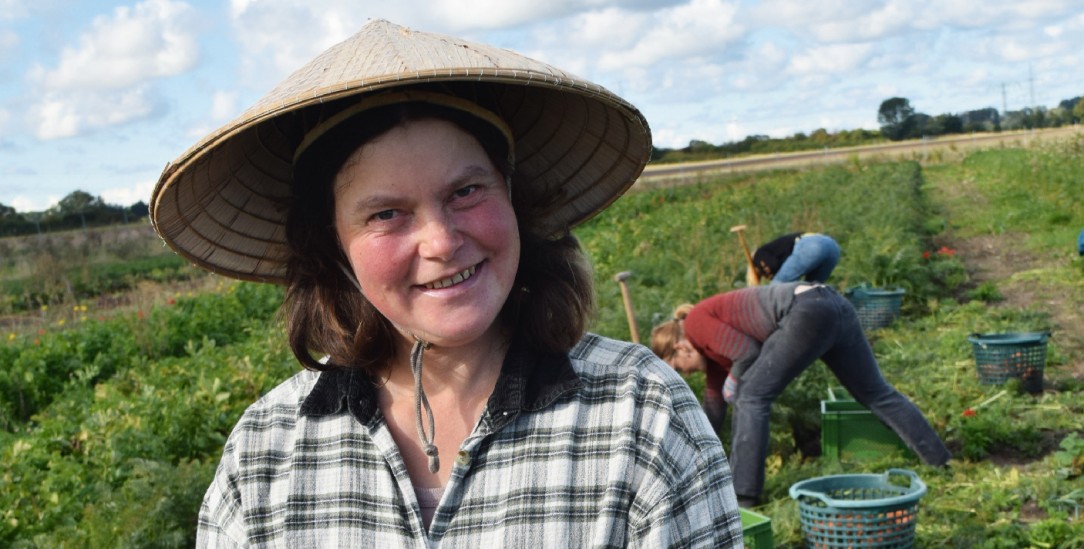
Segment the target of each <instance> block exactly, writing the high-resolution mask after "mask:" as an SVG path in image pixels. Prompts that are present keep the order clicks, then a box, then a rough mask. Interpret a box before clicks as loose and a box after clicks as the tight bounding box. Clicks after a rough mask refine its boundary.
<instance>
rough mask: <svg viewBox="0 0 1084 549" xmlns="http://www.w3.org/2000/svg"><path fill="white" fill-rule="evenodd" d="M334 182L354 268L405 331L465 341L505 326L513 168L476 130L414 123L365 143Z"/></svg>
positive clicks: (513, 232)
mask: <svg viewBox="0 0 1084 549" xmlns="http://www.w3.org/2000/svg"><path fill="white" fill-rule="evenodd" d="M334 184H335V189H334V193H335V230H336V233H337V234H338V237H339V242H340V244H341V245H342V247H343V250H344V251H345V253H346V256H347V258H348V260H349V262H350V267H351V268H352V269H353V271H354V274H355V276H357V279H358V283H359V284H360V285H361V289H362V293H364V295H365V297H366V298H367V299H368V300H369V301H370V302H371V303H372V304H373V306H375V307H376V309H377V310H378V311H380V313H381V314H383V315H384V316H385V317H387V318H388V319H389V320H390V321H391V322H392V323H393V324H394V325H395V326H396V327H397V329H398V330H399V331H400V332H401V333H403V335H404V337H406V338H410V337H411V336H417V337H420V338H422V339H423V340H425V341H428V342H430V343H432V344H434V345H437V346H447V347H456V346H462V345H468V344H471V343H476V342H479V338H480V337H482V336H483V335H487V334H489V335H494V334H496V331H495V322H494V321H495V319H496V318H497V315H498V313H499V312H500V310H501V308H502V307H503V305H504V302H505V300H506V299H507V297H508V294H509V292H510V291H511V288H512V285H513V283H514V282H515V277H516V270H517V267H518V265H519V252H520V243H519V231H518V228H517V225H516V216H515V212H514V211H513V209H512V203H511V200H510V199H509V195H508V187H507V185H506V183H505V180H504V176H503V175H501V173H500V172H499V171H498V170H497V168H496V167H495V166H494V165H493V163H492V162H491V161H490V160H489V157H488V156H487V155H486V153H485V150H484V149H483V148H482V146H481V145H480V144H479V143H478V141H477V140H476V139H475V138H474V137H473V136H471V135H470V134H469V133H467V132H465V131H463V130H462V129H460V128H459V127H458V126H456V125H454V124H451V123H449V122H445V121H443V120H438V119H424V120H418V121H412V122H407V123H406V124H403V125H399V126H396V127H394V128H392V129H391V130H389V131H388V132H386V133H384V134H382V135H380V136H379V137H377V138H376V139H374V140H372V141H369V142H368V143H366V144H364V145H362V146H361V147H360V148H359V149H358V150H357V151H355V152H354V154H353V155H352V156H351V157H350V158H349V159H348V160H347V161H346V163H345V164H344V166H343V168H342V169H341V170H340V171H339V173H338V174H337V175H336V177H335V183H334ZM491 330H493V331H491Z"/></svg>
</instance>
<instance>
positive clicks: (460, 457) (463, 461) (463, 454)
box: [455, 450, 470, 465]
mask: <svg viewBox="0 0 1084 549" xmlns="http://www.w3.org/2000/svg"><path fill="white" fill-rule="evenodd" d="M455 462H456V463H458V464H459V465H470V454H469V453H467V451H466V450H460V451H459V454H457V455H456V456H455Z"/></svg>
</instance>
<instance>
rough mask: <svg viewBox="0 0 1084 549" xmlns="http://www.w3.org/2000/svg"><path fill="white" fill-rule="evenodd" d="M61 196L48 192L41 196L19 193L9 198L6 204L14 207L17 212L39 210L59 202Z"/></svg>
mask: <svg viewBox="0 0 1084 549" xmlns="http://www.w3.org/2000/svg"><path fill="white" fill-rule="evenodd" d="M61 198H62V197H60V196H58V195H55V194H50V195H47V196H44V197H42V196H41V195H38V196H34V197H29V196H26V195H19V196H16V197H14V198H12V199H11V203H10V204H8V206H11V207H12V208H15V211H17V212H41V211H45V210H47V209H49V208H52V207H53V206H55V205H57V204H59V203H60V199H61Z"/></svg>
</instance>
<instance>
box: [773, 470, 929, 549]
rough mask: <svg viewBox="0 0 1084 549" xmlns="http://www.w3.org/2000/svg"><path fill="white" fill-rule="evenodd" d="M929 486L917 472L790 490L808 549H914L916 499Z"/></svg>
mask: <svg viewBox="0 0 1084 549" xmlns="http://www.w3.org/2000/svg"><path fill="white" fill-rule="evenodd" d="M925 494H926V485H925V484H924V483H923V482H922V480H921V479H919V478H918V475H916V474H915V473H914V472H913V471H908V470H906V469H889V470H888V471H886V472H885V473H883V474H879V475H873V474H863V475H832V476H826V477H817V478H813V479H809V480H803V481H801V482H798V483H795V484H793V485H792V486H791V487H790V497H791V498H793V499H794V500H796V501H797V502H798V514H799V518H800V519H801V523H802V535H803V537H805V541H806V544H807V545H808V546H809V547H825V548H839V549H844V548H847V549H851V548H888V547H892V548H896V547H907V548H909V547H914V543H915V523H916V522H917V519H918V501H919V499H921V498H922V496H923V495H925Z"/></svg>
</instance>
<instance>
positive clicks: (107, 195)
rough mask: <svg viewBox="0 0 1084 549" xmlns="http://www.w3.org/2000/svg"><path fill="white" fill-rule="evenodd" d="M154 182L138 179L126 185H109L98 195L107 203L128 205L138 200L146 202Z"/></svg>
mask: <svg viewBox="0 0 1084 549" xmlns="http://www.w3.org/2000/svg"><path fill="white" fill-rule="evenodd" d="M154 184H155V181H140V182H138V183H133V184H132V185H130V186H128V187H111V188H108V189H105V190H103V191H101V192H100V193H99V194H98V196H101V197H102V200H104V201H105V202H106V203H107V204H117V205H120V206H130V205H132V204H135V203H136V202H139V201H140V200H142V201H144V202H146V201H147V197H149V196H150V195H151V192H152V191H153V190H154Z"/></svg>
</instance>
